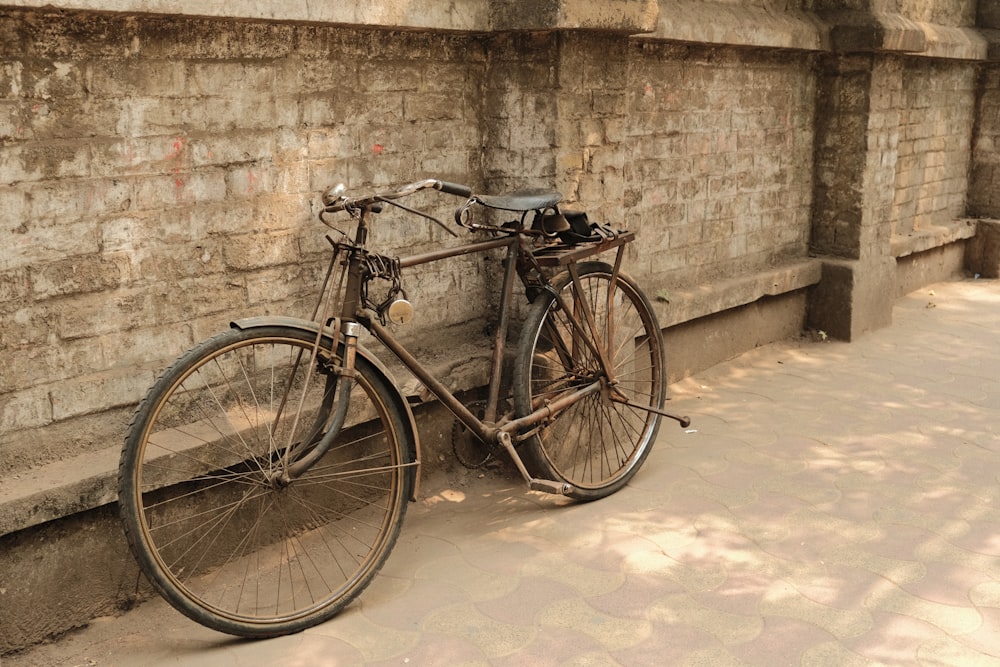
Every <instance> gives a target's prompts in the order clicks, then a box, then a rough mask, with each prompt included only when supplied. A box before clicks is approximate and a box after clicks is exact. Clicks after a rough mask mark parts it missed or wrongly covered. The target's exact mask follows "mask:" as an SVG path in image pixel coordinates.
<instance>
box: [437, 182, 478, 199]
mask: <svg viewBox="0 0 1000 667" xmlns="http://www.w3.org/2000/svg"><path fill="white" fill-rule="evenodd" d="M437 189H438V190H440V191H441V192H444V193H446V194H449V195H457V196H459V197H471V196H472V188H470V187H469V186H467V185H462V184H461V183H449V182H448V181H438V182H437Z"/></svg>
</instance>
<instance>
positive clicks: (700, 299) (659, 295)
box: [647, 259, 823, 329]
mask: <svg viewBox="0 0 1000 667" xmlns="http://www.w3.org/2000/svg"><path fill="white" fill-rule="evenodd" d="M822 271H823V263H822V262H820V261H819V260H813V259H810V260H804V261H801V262H795V263H791V264H784V265H782V266H778V267H774V268H772V269H766V270H763V271H759V272H757V273H754V274H751V275H747V276H741V277H739V278H731V279H729V280H722V281H720V282H717V283H712V284H710V285H701V286H699V287H695V288H692V289H683V290H664V289H659V290H657V289H648V290H647V294H648V296H649V298H650V299H651V300H652V301H653V310H655V311H656V317H657V318H658V319H659V321H660V326H661V327H663V328H664V329H667V328H669V327H672V326H675V325H678V324H683V323H685V322H690V321H691V320H695V319H698V318H700V317H705V316H707V315H714V314H716V313H721V312H723V311H726V310H730V309H732V308H737V307H739V306H745V305H746V304H749V303H753V302H754V301H757V300H759V299H761V298H763V297H765V296H779V295H782V294H787V293H789V292H794V291H795V290H800V289H803V288H806V287H809V286H811V285H815V284H816V283H818V282H819V281H820V276H821V275H822Z"/></svg>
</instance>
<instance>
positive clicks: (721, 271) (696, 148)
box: [624, 43, 815, 289]
mask: <svg viewBox="0 0 1000 667" xmlns="http://www.w3.org/2000/svg"><path fill="white" fill-rule="evenodd" d="M631 55H632V58H631V60H630V69H629V72H628V91H627V101H628V113H627V120H626V121H625V123H626V134H627V150H626V159H625V164H624V176H625V181H626V182H625V193H624V194H625V196H624V203H625V207H624V210H625V212H626V213H627V214H628V215H629V216H630V217H631V218H632V219H634V220H635V224H636V225H637V228H638V229H639V232H640V234H641V238H642V239H643V246H644V252H643V253H642V255H641V257H640V258H638V259H639V261H640V262H641V265H640V266H641V268H640V269H639V270H640V272H641V273H643V274H644V275H648V276H649V280H650V282H651V283H654V284H657V285H662V286H664V287H665V288H669V289H675V288H688V287H692V286H696V285H700V284H706V283H713V282H718V281H720V280H722V279H725V278H731V277H733V276H737V275H745V274H750V273H753V272H755V271H758V270H760V269H762V268H764V267H767V266H774V265H776V264H781V263H783V262H787V261H789V260H791V259H794V258H802V257H804V256H805V255H806V253H807V246H808V241H809V227H810V211H811V204H812V159H813V116H814V100H815V82H814V76H813V73H812V59H811V57H809V56H808V55H805V54H802V55H798V56H796V57H788V55H787V54H774V53H769V52H764V51H753V50H749V51H748V50H738V49H732V48H705V47H699V46H678V45H669V44H659V43H638V44H634V45H633V47H632V49H631Z"/></svg>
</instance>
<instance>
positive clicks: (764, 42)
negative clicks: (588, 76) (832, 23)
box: [638, 0, 829, 51]
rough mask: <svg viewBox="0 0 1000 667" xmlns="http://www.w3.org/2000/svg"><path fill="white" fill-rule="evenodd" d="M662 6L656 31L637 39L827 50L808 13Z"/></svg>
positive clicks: (696, 2)
mask: <svg viewBox="0 0 1000 667" xmlns="http://www.w3.org/2000/svg"><path fill="white" fill-rule="evenodd" d="M662 4H663V7H662V9H661V10H660V19H659V22H658V23H657V26H656V30H655V31H654V32H652V33H651V34H649V35H640V36H638V37H640V38H643V39H659V40H669V41H677V42H697V43H703V44H725V45H734V46H754V47H771V48H782V49H802V50H809V51H817V50H826V49H827V48H828V41H829V39H828V35H827V28H826V26H825V25H823V24H822V23H821V22H820V21H819V20H818V19H817V18H816V17H815V15H813V14H811V13H808V12H803V11H795V10H790V11H785V12H776V11H773V10H771V9H767V8H764V7H748V6H738V5H732V4H728V3H727V4H723V3H720V2H710V1H709V2H702V1H700V0H679V1H678V2H671V3H662Z"/></svg>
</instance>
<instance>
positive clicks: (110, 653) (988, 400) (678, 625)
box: [3, 281, 1000, 667]
mask: <svg viewBox="0 0 1000 667" xmlns="http://www.w3.org/2000/svg"><path fill="white" fill-rule="evenodd" d="M998 332H1000V283H996V282H985V281H976V282H972V281H970V282H960V283H948V284H942V285H936V286H934V287H933V288H929V289H924V290H921V291H919V292H916V293H914V294H912V295H910V296H909V297H907V298H905V299H903V300H901V301H900V303H899V304H898V307H897V309H896V312H895V323H894V325H893V326H892V327H891V328H889V329H885V330H882V331H878V332H876V333H874V334H872V335H870V336H868V337H866V338H864V339H862V340H861V341H858V342H855V343H853V344H850V345H848V344H844V343H836V342H824V341H821V340H817V341H812V342H795V343H791V344H782V345H777V346H771V347H767V348H762V349H760V350H757V351H755V352H752V353H750V354H747V355H744V356H743V357H740V358H739V359H737V360H735V361H733V362H731V363H727V364H722V365H720V366H717V367H715V368H713V369H711V370H710V371H709V372H706V373H703V374H701V375H699V376H698V377H696V378H692V379H690V380H687V381H685V382H683V383H681V384H679V385H677V386H675V387H674V388H673V396H674V399H673V401H672V402H671V408H673V409H675V410H677V411H680V412H685V413H689V414H690V415H691V416H692V417H693V418H694V423H693V424H692V427H691V428H690V429H688V430H687V431H685V430H681V429H679V428H677V427H676V426H673V425H665V428H664V429H663V431H662V432H661V436H660V440H659V442H658V443H657V446H656V449H655V450H654V451H653V453H652V455H651V457H650V459H649V461H648V462H647V464H646V466H645V467H644V468H643V470H642V471H640V473H639V474H638V475H637V477H636V478H635V480H634V482H633V483H632V484H631V485H630V486H629V487H628V488H626V489H624V490H623V491H621V492H620V493H618V494H616V495H615V496H612V497H610V498H607V499H605V500H602V501H600V502H597V503H591V504H585V505H574V504H569V503H566V502H565V501H563V500H561V499H558V498H552V497H547V496H540V495H534V494H529V493H527V492H525V491H523V490H522V487H521V486H520V484H519V483H516V481H515V480H510V479H506V478H502V477H494V476H490V477H486V478H484V479H475V478H474V477H473V478H472V479H471V480H470V481H468V483H462V482H461V481H455V483H454V485H453V486H452V487H451V488H448V489H446V490H444V491H440V492H438V493H435V494H434V495H430V496H429V497H425V498H423V500H422V501H421V502H420V503H419V504H418V505H415V506H412V508H411V511H410V514H409V516H408V518H407V523H406V525H405V527H404V529H403V536H402V538H401V539H400V542H399V544H398V545H397V547H396V550H395V551H394V552H393V555H392V557H391V558H390V560H389V562H388V564H387V565H386V567H385V569H384V570H383V573H382V574H381V576H380V577H379V578H378V579H377V580H376V582H375V583H374V584H373V585H372V587H371V588H370V589H369V590H368V591H366V592H365V594H364V595H363V596H362V598H361V600H360V602H359V603H356V604H355V605H354V606H352V607H351V608H350V609H349V610H348V611H346V612H345V613H343V614H342V615H341V616H340V617H338V618H337V619H334V620H333V621H331V622H329V623H327V624H325V625H322V626H320V627H317V628H314V629H312V630H309V631H306V632H304V633H301V634H299V635H295V636H291V637H285V638H279V639H274V640H269V641H260V642H243V641H236V640H232V639H229V638H226V637H224V636H221V635H217V634H215V633H213V632H210V631H208V630H204V629H202V628H201V627H199V626H197V625H195V624H193V623H191V622H189V621H187V620H186V619H184V618H183V617H181V616H180V615H178V614H176V613H175V612H173V611H172V610H171V609H170V608H169V607H167V606H166V605H165V604H163V603H162V602H161V601H159V600H157V601H153V602H150V603H147V604H145V605H143V606H142V607H140V608H139V609H137V610H135V611H133V612H131V613H129V614H126V615H125V616H124V617H121V618H115V619H102V620H98V621H96V622H95V623H93V624H92V625H91V627H89V628H88V629H86V630H84V631H81V632H78V633H75V634H73V635H71V636H68V637H66V638H64V639H62V640H61V641H59V642H58V643H56V644H53V645H49V646H42V647H39V648H37V649H35V650H33V651H32V652H30V653H28V654H25V655H22V656H18V657H16V658H10V659H4V660H3V667H22V666H24V665H60V666H83V665H101V666H104V665H120V666H129V665H143V666H146V665H206V666H208V665H210V666H212V667H224V666H228V665H240V666H243V665H303V666H313V665H360V664H368V665H404V664H409V665H449V666H451V665H532V666H534V665H723V666H724V665H760V666H762V667H772V666H776V665H800V664H801V665H838V666H839V665H872V664H885V665H962V666H965V665H1000V507H998V506H997V499H998V496H1000V484H998V481H1000V345H998ZM453 480H454V478H453Z"/></svg>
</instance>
